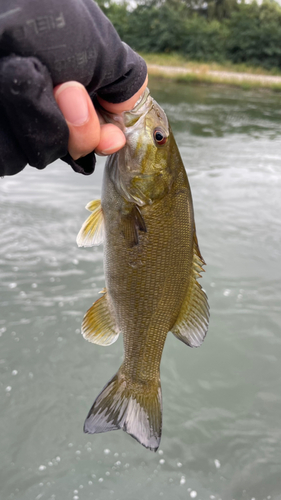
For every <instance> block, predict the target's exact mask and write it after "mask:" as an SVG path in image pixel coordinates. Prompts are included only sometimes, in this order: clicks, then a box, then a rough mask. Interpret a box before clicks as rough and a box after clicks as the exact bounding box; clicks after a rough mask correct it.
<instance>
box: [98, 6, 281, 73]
mask: <svg viewBox="0 0 281 500" xmlns="http://www.w3.org/2000/svg"><path fill="white" fill-rule="evenodd" d="M97 3H98V4H99V5H100V7H101V8H102V10H103V11H104V12H105V14H106V15H107V16H108V17H109V19H110V20H111V22H112V23H113V25H114V26H115V28H116V30H117V31H118V33H119V35H120V37H121V39H122V40H124V41H125V42H126V43H128V44H129V45H130V46H131V47H132V48H133V49H134V50H136V51H139V52H145V53H179V54H181V55H183V56H184V57H186V58H187V59H191V60H196V61H216V62H221V63H223V62H225V61H231V62H233V63H246V64H250V65H258V66H263V67H265V68H268V69H269V68H273V67H281V6H280V5H279V4H278V3H277V2H275V1H274V0H264V1H263V2H262V3H261V4H258V3H257V2H256V1H253V2H251V3H245V1H244V0H242V1H240V2H238V1H237V0H142V1H139V2H138V3H137V5H136V6H135V7H134V8H132V6H131V4H130V3H127V2H123V3H118V4H116V3H115V2H114V0H97Z"/></svg>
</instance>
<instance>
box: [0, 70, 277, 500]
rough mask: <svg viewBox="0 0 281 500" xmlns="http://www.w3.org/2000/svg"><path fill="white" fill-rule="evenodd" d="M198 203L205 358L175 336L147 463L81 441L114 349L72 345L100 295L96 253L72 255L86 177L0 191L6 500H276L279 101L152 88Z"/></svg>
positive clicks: (1, 480)
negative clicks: (206, 318)
mask: <svg viewBox="0 0 281 500" xmlns="http://www.w3.org/2000/svg"><path fill="white" fill-rule="evenodd" d="M150 89H151V92H152V95H153V96H154V97H155V98H156V99H157V100H158V101H159V103H160V104H161V105H162V106H163V107H164V109H165V111H166V113H167V115H168V117H169V119H170V121H171V125H172V128H173V130H174V133H175V136H176V140H177V142H178V145H179V148H180V151H181V154H182V157H183V160H184V163H185V166H186V170H187V173H188V176H189V180H190V184H191V189H192V193H193V199H194V207H195V218H196V225H197V234H198V239H199V244H200V249H201V252H202V254H203V256H204V258H205V260H206V262H207V266H206V273H205V274H204V275H203V277H202V279H201V284H202V286H203V287H204V288H205V290H206V292H207V294H208V297H209V302H210V307H211V320H210V329H209V332H208V335H207V337H206V340H205V342H204V344H203V345H202V346H201V347H200V349H190V348H188V347H187V346H184V345H183V344H182V343H181V342H179V341H177V339H176V338H175V337H174V336H173V335H171V334H169V335H168V339H167V342H166V345H165V349H164V353H163V358H162V363H161V380H162V389H163V437H162V442H161V446H160V449H159V451H158V452H157V453H156V454H154V453H152V452H150V451H148V450H146V449H145V448H143V447H142V446H141V445H140V444H138V443H137V442H136V441H134V440H133V439H132V438H131V437H130V436H128V435H126V434H125V433H124V432H122V431H118V432H110V433H105V434H99V435H92V436H91V435H85V434H83V431H82V427H83V422H84V419H85V417H86V415H87V413H88V411H89V409H90V406H91V405H92V403H93V400H94V398H95V397H96V396H97V394H98V393H99V391H100V390H101V389H102V387H103V386H104V385H105V383H106V382H107V381H108V380H109V378H110V377H111V376H112V375H113V374H114V373H115V372H116V370H117V368H118V367H119V365H120V363H121V360H122V356H123V345H122V340H121V339H119V340H118V341H117V342H116V343H115V344H113V345H112V346H109V347H107V348H105V347H100V346H96V345H94V344H90V343H87V342H86V341H85V340H84V339H83V338H82V336H81V335H80V324H81V321H82V318H83V315H84V313H85V311H86V310H87V309H88V308H89V307H90V306H91V304H92V302H93V301H94V300H95V299H96V298H97V297H98V292H99V290H101V289H102V288H103V286H104V274H103V255H102V247H98V248H89V249H84V248H81V249H79V248H77V246H76V242H75V238H76V234H77V233H78V231H79V229H80V227H81V225H82V223H83V221H84V220H85V219H86V217H87V211H86V210H85V209H84V206H85V205H86V203H87V202H88V201H90V200H92V199H95V198H98V197H99V196H100V186H101V179H102V172H103V165H104V164H103V160H102V159H100V158H99V159H98V165H97V168H96V171H95V173H94V174H93V175H92V176H91V177H84V176H82V175H78V174H75V173H74V172H73V171H72V170H71V169H70V167H69V166H67V165H66V164H63V163H62V162H61V161H57V162H55V163H54V164H52V165H50V166H48V167H47V168H46V169H45V170H44V171H37V170H35V169H33V168H31V167H27V168H26V169H25V170H24V171H23V172H21V173H20V174H18V175H16V176H14V177H6V178H4V179H1V180H0V206H1V219H0V225H1V228H0V231H1V233H0V234H1V246H0V294H1V308H0V374H1V375H0V394H1V397H0V412H1V419H0V435H1V438H0V439H1V451H0V485H1V498H3V499H5V500H39V499H42V500H54V499H56V500H68V499H70V500H89V499H90V498H93V499H94V500H105V499H106V500H107V499H112V500H124V499H128V500H131V499H132V498H135V499H138V500H140V499H142V498H146V499H147V500H152V499H153V500H155V498H162V499H165V500H168V499H169V500H170V499H171V498H176V499H186V498H197V499H200V500H206V499H215V500H219V499H222V500H233V499H234V500H244V499H245V500H249V499H255V500H263V499H274V500H278V499H280V498H281V493H280V492H281V478H280V463H281V451H280V442H281V429H280V412H281V400H280V355H281V336H280V328H281V314H280V312H281V306H280V302H281V280H280V278H281V270H280V248H281V231H280V230H281V220H280V210H281V197H280V187H281V171H280V163H281V148H280V111H279V106H280V98H279V95H278V94H276V93H273V92H268V91H262V90H247V91H246V90H241V89H235V88H232V87H215V86H206V85H191V84H190V85H182V84H181V85H179V84H177V83H175V82H172V81H166V83H165V85H163V81H162V80H160V81H159V80H154V79H151V81H150Z"/></svg>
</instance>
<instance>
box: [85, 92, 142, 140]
mask: <svg viewBox="0 0 281 500" xmlns="http://www.w3.org/2000/svg"><path fill="white" fill-rule="evenodd" d="M94 106H95V108H96V111H97V113H98V116H99V118H100V119H101V122H103V123H113V124H114V125H116V126H117V127H118V128H120V130H122V132H123V133H124V134H125V135H126V130H127V129H128V128H130V127H132V126H133V125H135V123H137V122H138V120H139V119H140V118H142V117H144V116H145V115H146V114H147V113H148V112H149V111H150V109H151V108H152V98H151V96H150V91H149V89H148V88H146V89H145V91H144V92H143V94H142V95H141V96H140V97H139V99H138V100H137V102H136V104H135V106H134V107H133V109H131V110H130V111H123V112H122V113H120V114H116V113H111V112H110V111H107V110H106V109H104V108H103V107H102V105H101V104H100V102H99V101H98V99H97V98H95V99H94Z"/></svg>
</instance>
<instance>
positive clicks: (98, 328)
mask: <svg viewBox="0 0 281 500" xmlns="http://www.w3.org/2000/svg"><path fill="white" fill-rule="evenodd" d="M81 333H82V335H83V337H84V338H85V339H86V340H88V341H89V342H93V343H94V344H99V345H103V346H107V345H110V344H113V342H115V341H116V340H117V339H118V336H119V333H120V331H119V329H118V327H117V326H116V325H115V322H114V320H113V318H112V313H111V312H110V308H109V304H108V299H107V293H104V295H103V296H102V297H100V299H98V300H96V302H95V303H94V304H93V305H92V307H90V309H88V311H87V312H86V314H85V316H84V319H83V322H82V329H81Z"/></svg>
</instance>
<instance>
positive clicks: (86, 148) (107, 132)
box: [54, 77, 148, 160]
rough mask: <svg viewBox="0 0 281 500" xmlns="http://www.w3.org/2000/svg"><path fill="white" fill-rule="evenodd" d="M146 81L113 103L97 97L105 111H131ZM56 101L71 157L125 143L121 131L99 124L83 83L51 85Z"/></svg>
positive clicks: (112, 150)
mask: <svg viewBox="0 0 281 500" xmlns="http://www.w3.org/2000/svg"><path fill="white" fill-rule="evenodd" d="M147 80H148V78H147V77H146V80H145V82H144V84H143V85H142V86H141V88H140V89H139V90H138V92H136V93H135V94H134V95H133V96H132V97H131V98H130V99H128V100H126V101H124V102H122V103H118V104H113V103H109V102H107V101H105V100H104V99H101V98H100V99H99V101H100V102H101V104H102V105H103V107H104V108H105V109H107V111H110V112H111V113H121V112H123V111H129V110H131V109H132V108H133V107H134V105H135V103H136V102H137V100H138V99H139V97H140V96H141V94H142V93H143V92H144V90H145V88H146V86H147ZM54 96H55V99H56V102H57V104H58V106H59V108H60V110H61V112H62V114H63V115H64V118H65V120H66V123H67V125H68V128H69V140H68V152H69V154H70V155H71V157H72V158H73V159H74V160H77V159H78V158H80V157H83V156H86V155H87V154H89V153H91V151H95V152H96V153H97V154H99V155H110V154H113V153H115V152H116V151H118V150H119V149H121V148H122V147H123V146H124V145H125V142H126V138H125V136H124V134H123V132H122V131H121V130H120V129H119V128H118V127H116V126H115V125H113V124H111V123H106V124H103V123H100V121H99V117H98V114H97V112H96V110H95V108H94V105H93V103H92V101H91V99H90V96H89V94H88V92H87V90H86V89H85V87H84V86H83V85H81V84H80V83H78V82H74V81H72V82H66V83H63V84H61V85H58V86H57V87H55V88H54Z"/></svg>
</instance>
